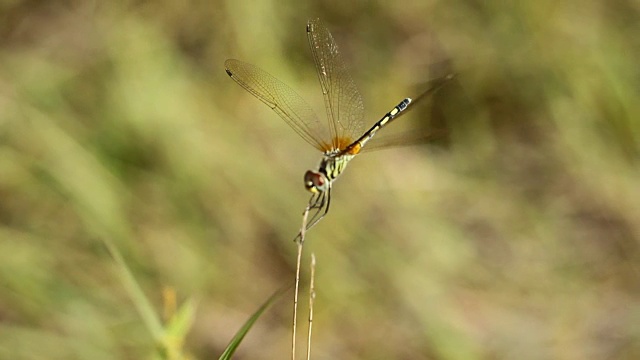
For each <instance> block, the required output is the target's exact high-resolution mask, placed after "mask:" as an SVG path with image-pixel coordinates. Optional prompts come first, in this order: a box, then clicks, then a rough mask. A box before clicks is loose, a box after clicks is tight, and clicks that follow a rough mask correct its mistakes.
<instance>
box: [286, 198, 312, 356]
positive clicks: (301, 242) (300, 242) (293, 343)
mask: <svg viewBox="0 0 640 360" xmlns="http://www.w3.org/2000/svg"><path fill="white" fill-rule="evenodd" d="M309 208H310V206H307V207H306V208H305V210H304V213H303V214H302V226H301V227H300V234H299V237H298V238H297V240H296V244H297V245H298V259H297V261H296V284H295V291H294V293H293V325H292V333H293V334H292V339H291V360H295V359H296V327H297V325H298V292H299V289H300V263H301V260H302V249H303V245H304V236H305V232H306V229H307V219H308V217H309Z"/></svg>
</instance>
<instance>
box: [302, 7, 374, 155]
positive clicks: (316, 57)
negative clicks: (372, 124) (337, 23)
mask: <svg viewBox="0 0 640 360" xmlns="http://www.w3.org/2000/svg"><path fill="white" fill-rule="evenodd" d="M307 37H308V39H309V46H310V47H311V53H312V55H313V61H314V62H315V64H316V71H317V73H318V79H319V80H320V86H321V87H322V94H323V95H324V102H325V107H326V109H327V117H328V122H329V131H330V134H331V138H332V140H333V141H332V145H333V148H334V149H343V148H344V147H346V146H347V145H349V144H350V143H351V142H352V141H353V140H355V139H357V138H359V137H360V135H362V133H363V130H364V123H363V121H362V119H363V115H364V105H363V103H362V96H361V95H360V92H359V91H358V88H357V87H356V84H355V83H354V82H353V79H352V78H351V75H349V72H348V69H347V67H346V65H345V63H344V61H343V60H342V56H341V55H340V53H339V52H338V46H337V45H336V43H335V41H334V40H333V36H331V33H330V32H329V30H327V28H326V27H325V26H324V25H323V24H322V23H321V22H320V20H319V19H315V20H310V21H309V23H308V24H307Z"/></svg>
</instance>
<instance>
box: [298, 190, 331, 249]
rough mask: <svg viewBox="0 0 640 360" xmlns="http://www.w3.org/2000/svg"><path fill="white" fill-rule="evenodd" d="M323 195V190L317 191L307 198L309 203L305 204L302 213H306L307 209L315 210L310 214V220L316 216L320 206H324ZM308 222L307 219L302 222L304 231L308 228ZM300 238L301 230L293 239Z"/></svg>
mask: <svg viewBox="0 0 640 360" xmlns="http://www.w3.org/2000/svg"><path fill="white" fill-rule="evenodd" d="M324 195H325V194H324V193H323V192H318V193H314V194H313V195H311V198H310V199H309V203H308V204H307V207H306V209H305V210H304V212H303V215H304V214H307V215H308V213H309V211H311V210H315V211H314V213H313V215H311V221H314V220H315V218H316V217H318V214H319V213H320V212H321V211H322V208H323V207H324ZM308 223H309V221H306V222H305V224H303V226H304V227H305V229H304V230H305V231H307V229H309V226H307V224H308ZM301 238H302V232H299V233H298V235H297V236H296V238H295V239H293V241H295V242H298V241H300V240H301Z"/></svg>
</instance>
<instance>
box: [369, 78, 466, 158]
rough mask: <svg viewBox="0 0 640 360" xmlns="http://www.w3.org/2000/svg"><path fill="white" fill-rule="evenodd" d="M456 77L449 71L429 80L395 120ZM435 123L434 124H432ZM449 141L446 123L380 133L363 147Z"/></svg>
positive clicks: (385, 146)
mask: <svg viewBox="0 0 640 360" xmlns="http://www.w3.org/2000/svg"><path fill="white" fill-rule="evenodd" d="M454 78H455V74H454V73H449V74H447V75H444V76H442V77H439V78H435V79H432V80H430V81H429V83H428V85H427V90H425V91H424V92H422V94H420V95H419V96H418V97H416V98H415V99H413V101H412V102H411V104H410V105H409V107H410V108H408V109H407V110H405V111H403V112H402V113H400V114H398V116H396V118H394V121H396V120H397V119H398V118H399V117H400V116H402V115H405V114H407V113H408V112H409V111H408V110H411V108H413V107H415V106H416V105H417V104H419V103H420V102H422V101H424V100H425V99H426V98H428V97H430V96H432V95H433V96H435V95H436V94H437V92H438V91H439V90H440V89H441V88H442V87H443V86H444V85H445V84H447V83H449V82H450V81H451V80H452V79H454ZM432 125H433V124H432ZM448 141H449V132H448V130H447V127H446V124H445V126H444V127H443V126H442V125H438V127H437V128H436V129H433V130H430V131H420V130H419V129H413V130H409V131H404V132H401V133H395V134H393V133H392V134H383V135H378V136H376V137H374V138H373V139H371V141H369V142H368V143H367V145H366V146H365V147H364V148H363V149H362V150H363V151H364V152H369V151H375V150H381V149H386V148H389V147H398V146H413V145H420V144H434V143H435V144H439V145H446V144H447V143H448Z"/></svg>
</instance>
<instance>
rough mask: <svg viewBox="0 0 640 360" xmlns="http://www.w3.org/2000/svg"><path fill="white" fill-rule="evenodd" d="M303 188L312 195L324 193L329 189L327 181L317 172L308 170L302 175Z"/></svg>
mask: <svg viewBox="0 0 640 360" xmlns="http://www.w3.org/2000/svg"><path fill="white" fill-rule="evenodd" d="M304 187H305V188H306V189H307V190H308V191H310V192H312V193H319V192H324V191H326V190H327V189H328V187H329V180H328V179H327V176H326V175H325V174H323V173H321V172H319V171H311V170H308V171H307V172H306V173H304Z"/></svg>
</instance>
